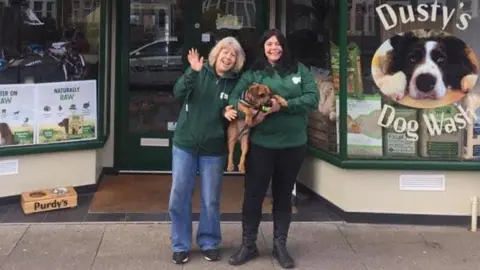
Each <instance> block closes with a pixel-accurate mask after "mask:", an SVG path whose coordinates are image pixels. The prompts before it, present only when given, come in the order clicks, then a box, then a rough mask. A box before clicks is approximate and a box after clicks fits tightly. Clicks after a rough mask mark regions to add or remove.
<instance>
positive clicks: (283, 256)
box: [272, 240, 295, 269]
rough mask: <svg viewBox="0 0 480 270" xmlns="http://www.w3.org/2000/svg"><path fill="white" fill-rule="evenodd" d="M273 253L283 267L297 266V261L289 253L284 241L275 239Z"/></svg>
mask: <svg viewBox="0 0 480 270" xmlns="http://www.w3.org/2000/svg"><path fill="white" fill-rule="evenodd" d="M272 255H273V257H274V258H275V259H276V260H277V262H278V264H280V266H281V267H282V268H283V269H291V268H294V267H295V262H294V261H293V259H292V257H291V256H290V254H288V251H287V247H286V245H285V242H284V241H279V240H274V242H273V252H272Z"/></svg>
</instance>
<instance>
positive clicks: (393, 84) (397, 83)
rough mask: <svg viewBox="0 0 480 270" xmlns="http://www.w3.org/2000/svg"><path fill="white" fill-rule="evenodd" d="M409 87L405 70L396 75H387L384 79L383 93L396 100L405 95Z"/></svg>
mask: <svg viewBox="0 0 480 270" xmlns="http://www.w3.org/2000/svg"><path fill="white" fill-rule="evenodd" d="M406 87H407V76H405V73H403V72H397V73H395V74H394V75H387V76H385V78H383V79H382V87H381V88H380V89H381V90H382V93H383V94H384V95H385V96H386V97H388V98H390V99H392V100H394V101H399V100H401V99H402V98H403V97H404V96H405V88H406Z"/></svg>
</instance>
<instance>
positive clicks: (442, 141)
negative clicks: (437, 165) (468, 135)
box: [419, 105, 463, 159]
mask: <svg viewBox="0 0 480 270" xmlns="http://www.w3.org/2000/svg"><path fill="white" fill-rule="evenodd" d="M457 113H458V109H457V107H456V106H455V105H448V106H443V107H439V108H435V109H427V110H422V111H421V113H420V116H419V120H420V121H419V123H420V133H419V137H420V138H419V141H420V156H422V157H429V158H441V159H457V158H459V157H460V155H461V153H462V137H463V136H462V131H461V130H458V129H457V131H455V132H452V133H448V132H447V129H448V128H447V125H446V124H447V123H448V122H446V121H445V119H448V118H453V116H454V115H455V114H457ZM425 116H427V117H425ZM442 119H444V120H443V123H442ZM435 122H436V123H435ZM427 123H428V124H429V125H427ZM429 127H430V128H429ZM431 131H433V132H434V134H433V135H432V134H431Z"/></svg>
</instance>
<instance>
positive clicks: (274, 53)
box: [263, 36, 283, 64]
mask: <svg viewBox="0 0 480 270" xmlns="http://www.w3.org/2000/svg"><path fill="white" fill-rule="evenodd" d="M263 48H264V50H265V56H266V57H267V60H268V62H270V63H271V64H275V63H276V62H277V61H278V60H279V59H280V58H281V57H282V53H283V49H282V45H280V42H278V39H277V37H276V36H271V37H270V38H269V39H267V41H265V44H264V45H263Z"/></svg>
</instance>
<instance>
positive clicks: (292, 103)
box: [229, 63, 320, 149]
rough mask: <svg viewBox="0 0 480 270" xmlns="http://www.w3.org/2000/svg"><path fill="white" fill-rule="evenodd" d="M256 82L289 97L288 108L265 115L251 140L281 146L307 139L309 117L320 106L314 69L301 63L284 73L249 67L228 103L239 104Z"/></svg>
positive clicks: (299, 144) (252, 134) (304, 142)
mask: <svg viewBox="0 0 480 270" xmlns="http://www.w3.org/2000/svg"><path fill="white" fill-rule="evenodd" d="M253 83H259V84H265V85H267V86H268V87H270V89H271V90H272V92H273V93H274V94H277V95H279V96H281V97H283V98H285V99H286V100H287V101H288V108H282V109H281V110H280V111H278V112H274V113H272V114H269V115H267V116H266V117H265V119H264V121H263V122H262V123H260V124H258V125H257V126H255V127H254V128H253V129H252V131H251V133H250V141H251V142H252V143H254V144H256V145H259V146H262V147H266V148H271V149H281V148H288V147H296V146H301V145H304V144H306V143H307V117H308V114H309V113H310V112H311V111H313V110H315V109H316V108H317V107H318V102H319V100H320V96H319V94H318V91H317V85H316V82H315V79H314V78H313V75H312V73H311V71H310V70H309V69H308V68H307V67H306V66H305V65H303V64H301V63H299V64H298V70H297V72H296V73H290V74H285V75H283V76H281V75H280V74H278V72H277V71H275V70H273V74H272V75H271V76H270V75H269V73H268V71H267V70H257V71H252V70H249V71H246V72H245V73H244V74H243V75H242V77H241V78H240V81H239V82H238V84H237V86H236V87H235V89H234V90H233V92H232V94H231V95H230V99H229V104H230V105H233V106H237V104H238V101H239V99H240V97H241V96H242V94H243V92H244V91H245V90H246V89H247V88H248V87H249V86H250V85H251V84H253Z"/></svg>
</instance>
